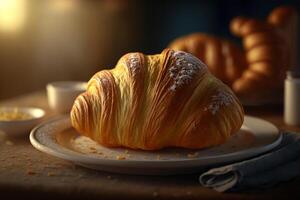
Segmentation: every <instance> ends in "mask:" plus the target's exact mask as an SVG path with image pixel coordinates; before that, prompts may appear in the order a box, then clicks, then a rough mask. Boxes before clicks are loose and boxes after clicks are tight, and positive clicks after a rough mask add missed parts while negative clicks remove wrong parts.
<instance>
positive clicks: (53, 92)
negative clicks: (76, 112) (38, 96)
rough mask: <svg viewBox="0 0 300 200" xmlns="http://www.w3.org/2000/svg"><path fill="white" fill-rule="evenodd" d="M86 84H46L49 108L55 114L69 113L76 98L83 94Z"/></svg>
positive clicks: (67, 82)
mask: <svg viewBox="0 0 300 200" xmlns="http://www.w3.org/2000/svg"><path fill="white" fill-rule="evenodd" d="M86 87H87V83H86V82H80V81H58V82H52V83H49V84H47V86H46V88H47V97H48V104H49V107H50V108H51V109H52V110H54V111H55V112H58V113H61V114H65V113H68V112H70V110H71V108H72V106H73V103H74V100H75V99H76V97H77V96H78V95H79V94H81V93H83V92H85V91H86Z"/></svg>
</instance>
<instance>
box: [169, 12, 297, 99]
mask: <svg viewBox="0 0 300 200" xmlns="http://www.w3.org/2000/svg"><path fill="white" fill-rule="evenodd" d="M296 28H297V12H296V11H295V9H294V8H292V7H279V8H276V9H274V10H273V11H272V12H271V13H270V15H269V16H268V19H267V20H266V21H259V20H256V19H250V18H245V17H236V18H234V19H233V20H232V21H231V24H230V29H231V32H232V33H233V34H234V35H236V36H238V37H241V38H242V41H243V49H239V48H238V47H236V46H235V45H234V44H233V43H232V42H230V41H226V40H224V39H219V38H216V37H213V36H208V35H204V34H200V33H198V34H191V35H188V36H184V37H181V38H179V39H177V40H175V41H174V42H172V43H171V44H170V48H172V49H175V50H184V51H187V52H189V53H192V54H194V55H196V56H197V57H199V58H200V59H202V60H203V61H204V62H205V63H206V64H207V65H208V68H209V70H211V72H212V73H213V74H214V75H215V76H217V77H218V78H220V79H221V80H222V81H223V82H225V83H226V84H228V85H229V86H230V87H231V88H232V89H233V90H234V91H235V93H237V94H238V96H240V97H246V98H252V99H257V97H259V96H262V95H263V94H265V95H269V94H270V93H269V92H273V91H277V90H280V88H281V87H282V85H283V79H284V76H285V71H286V70H287V68H288V67H289V66H290V65H291V64H294V65H295V58H296V55H295V52H296V51H295V44H296V43H297V42H296V38H297V35H296ZM226 46H230V48H227V49H231V50H230V51H228V50H225V51H224V49H226V48H225V47H226ZM228 52H230V53H228ZM224 66H225V67H224ZM229 72H231V73H229Z"/></svg>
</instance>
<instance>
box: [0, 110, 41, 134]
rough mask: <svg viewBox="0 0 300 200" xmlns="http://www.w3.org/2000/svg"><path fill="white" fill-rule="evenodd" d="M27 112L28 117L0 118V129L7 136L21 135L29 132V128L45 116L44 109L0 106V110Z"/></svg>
mask: <svg viewBox="0 0 300 200" xmlns="http://www.w3.org/2000/svg"><path fill="white" fill-rule="evenodd" d="M16 110H17V112H20V113H23V114H27V115H28V116H30V118H29V119H10V120H0V131H3V132H5V133H6V134H7V136H12V137H15V136H22V135H25V134H29V132H30V130H31V129H32V128H33V127H34V126H35V125H37V124H39V123H40V122H41V120H42V118H43V117H44V116H45V111H44V110H42V109H40V108H32V107H0V112H14V111H16Z"/></svg>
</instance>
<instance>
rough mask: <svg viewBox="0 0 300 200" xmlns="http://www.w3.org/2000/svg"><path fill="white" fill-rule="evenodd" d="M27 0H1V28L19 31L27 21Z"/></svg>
mask: <svg viewBox="0 0 300 200" xmlns="http://www.w3.org/2000/svg"><path fill="white" fill-rule="evenodd" d="M25 1H26V0H0V30H3V31H17V30H19V29H20V28H21V27H22V26H23V24H24V21H25Z"/></svg>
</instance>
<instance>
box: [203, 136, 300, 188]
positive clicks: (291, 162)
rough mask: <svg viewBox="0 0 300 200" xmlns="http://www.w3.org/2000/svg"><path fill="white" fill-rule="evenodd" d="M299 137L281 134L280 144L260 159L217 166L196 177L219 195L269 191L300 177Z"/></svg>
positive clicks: (259, 157)
mask: <svg viewBox="0 0 300 200" xmlns="http://www.w3.org/2000/svg"><path fill="white" fill-rule="evenodd" d="M299 136H300V134H299V133H283V138H282V142H281V144H280V145H279V146H278V147H277V148H275V149H274V150H272V151H271V152H268V153H266V154H263V155H261V156H258V157H255V158H252V159H249V160H245V161H242V162H237V163H233V164H229V165H226V166H222V167H217V168H213V169H210V170H209V171H207V172H204V173H203V174H201V176H200V177H199V181H200V183H201V185H202V186H204V187H209V188H213V189H214V190H216V191H218V192H225V191H238V190H242V189H250V188H268V187H271V186H273V185H275V184H278V183H280V182H284V181H288V180H291V179H292V178H295V177H297V176H300V137H299Z"/></svg>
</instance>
